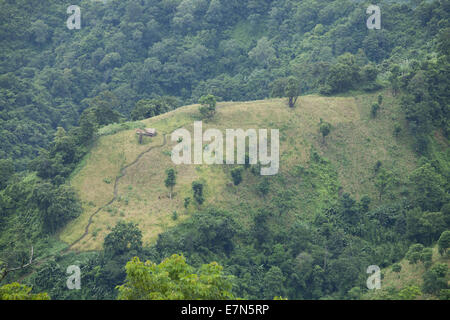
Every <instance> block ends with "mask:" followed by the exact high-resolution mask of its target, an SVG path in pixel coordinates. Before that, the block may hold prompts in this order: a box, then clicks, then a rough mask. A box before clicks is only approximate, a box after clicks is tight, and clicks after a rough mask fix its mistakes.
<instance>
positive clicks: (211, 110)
mask: <svg viewBox="0 0 450 320" xmlns="http://www.w3.org/2000/svg"><path fill="white" fill-rule="evenodd" d="M198 102H199V103H200V104H201V106H200V108H199V111H200V114H201V116H202V119H204V120H205V119H208V120H210V119H212V118H213V117H214V115H215V114H216V104H217V102H216V97H214V96H213V95H212V94H208V95H206V96H202V97H201V98H200V100H199V101H198Z"/></svg>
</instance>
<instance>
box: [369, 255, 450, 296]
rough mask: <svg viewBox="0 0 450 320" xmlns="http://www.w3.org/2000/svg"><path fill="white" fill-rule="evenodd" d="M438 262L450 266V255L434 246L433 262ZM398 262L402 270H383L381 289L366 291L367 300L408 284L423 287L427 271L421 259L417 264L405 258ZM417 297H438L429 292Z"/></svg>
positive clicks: (397, 289)
mask: <svg viewBox="0 0 450 320" xmlns="http://www.w3.org/2000/svg"><path fill="white" fill-rule="evenodd" d="M437 263H447V265H448V266H449V267H450V260H449V259H448V257H443V256H441V255H440V254H439V253H438V249H437V247H434V248H433V264H437ZM398 264H399V265H401V267H402V269H401V271H400V272H394V271H393V270H392V266H390V267H389V268H387V269H383V270H382V271H381V272H382V274H383V276H384V277H383V279H382V280H381V289H380V290H374V291H369V292H368V293H366V294H365V295H364V297H363V298H364V299H365V300H371V299H381V298H382V297H384V296H385V295H386V294H387V293H388V292H389V291H392V290H395V291H399V290H401V289H403V288H406V287H408V286H418V287H419V288H421V287H422V284H423V275H424V273H425V271H426V269H425V266H424V264H423V263H422V262H420V261H419V262H417V263H416V264H410V263H409V261H407V260H406V259H403V260H402V261H400V262H399V263H398ZM416 299H417V300H428V299H436V298H435V297H433V296H431V295H429V294H422V295H421V296H419V297H417V298H416Z"/></svg>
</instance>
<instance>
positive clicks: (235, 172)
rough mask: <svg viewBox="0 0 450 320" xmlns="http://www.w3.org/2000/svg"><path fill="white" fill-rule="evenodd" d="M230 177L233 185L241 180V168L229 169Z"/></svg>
mask: <svg viewBox="0 0 450 320" xmlns="http://www.w3.org/2000/svg"><path fill="white" fill-rule="evenodd" d="M231 177H232V178H233V183H234V185H235V186H237V185H238V184H240V183H241V182H242V168H234V169H233V170H231Z"/></svg>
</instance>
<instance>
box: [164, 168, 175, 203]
mask: <svg viewBox="0 0 450 320" xmlns="http://www.w3.org/2000/svg"><path fill="white" fill-rule="evenodd" d="M166 174H167V177H166V180H165V181H164V183H165V185H166V188H168V189H169V190H170V192H169V198H170V199H172V192H173V187H175V184H176V183H177V177H176V173H175V170H174V169H173V168H170V169H167V170H166Z"/></svg>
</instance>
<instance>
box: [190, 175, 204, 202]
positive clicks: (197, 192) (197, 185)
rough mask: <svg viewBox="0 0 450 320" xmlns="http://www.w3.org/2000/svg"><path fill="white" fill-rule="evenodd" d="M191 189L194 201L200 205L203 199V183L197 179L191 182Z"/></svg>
mask: <svg viewBox="0 0 450 320" xmlns="http://www.w3.org/2000/svg"><path fill="white" fill-rule="evenodd" d="M192 190H193V191H194V199H195V201H196V202H197V203H198V204H200V205H201V204H202V203H203V202H204V201H205V198H204V197H203V183H201V182H199V181H194V182H192Z"/></svg>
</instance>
